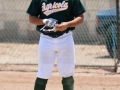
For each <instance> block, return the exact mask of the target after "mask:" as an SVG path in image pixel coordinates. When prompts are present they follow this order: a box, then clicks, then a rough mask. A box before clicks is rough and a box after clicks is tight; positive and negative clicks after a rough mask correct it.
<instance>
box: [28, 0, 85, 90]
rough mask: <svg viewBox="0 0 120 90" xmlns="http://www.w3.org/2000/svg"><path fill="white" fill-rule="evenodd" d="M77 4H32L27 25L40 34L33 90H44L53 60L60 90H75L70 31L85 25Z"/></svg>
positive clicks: (75, 0) (54, 0)
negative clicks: (58, 76)
mask: <svg viewBox="0 0 120 90" xmlns="http://www.w3.org/2000/svg"><path fill="white" fill-rule="evenodd" d="M84 12H85V9H84V7H83V5H82V3H81V1H80V0H32V1H31V3H30V6H29V7H28V10H27V13H28V14H29V21H30V23H32V24H34V25H36V30H37V31H39V32H41V33H40V40H39V47H38V72H37V74H36V75H37V78H36V80H35V85H34V90H45V88H46V84H47V81H48V79H49V78H50V77H51V75H52V69H53V67H54V62H55V58H57V67H58V72H59V75H60V76H61V78H62V85H63V90H74V78H73V75H74V68H75V59H74V58H75V54H74V41H73V36H72V31H73V30H74V29H75V27H76V26H78V25H80V24H82V23H83V21H84V16H83V13H84Z"/></svg>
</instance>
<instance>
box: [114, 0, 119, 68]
mask: <svg viewBox="0 0 120 90" xmlns="http://www.w3.org/2000/svg"><path fill="white" fill-rule="evenodd" d="M119 14H120V13H119V0H116V20H117V23H116V25H117V28H116V29H117V58H118V61H117V63H116V64H115V67H116V68H117V66H118V64H119V63H120V29H119V25H120V23H119V20H120V18H119Z"/></svg>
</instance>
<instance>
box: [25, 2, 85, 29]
mask: <svg viewBox="0 0 120 90" xmlns="http://www.w3.org/2000/svg"><path fill="white" fill-rule="evenodd" d="M84 12H85V8H84V7H83V5H82V3H81V1H80V0H32V1H31V4H30V6H29V8H28V10H27V13H28V14H30V15H32V16H37V17H39V18H41V19H45V18H54V19H56V20H58V24H60V23H61V22H68V21H71V20H73V19H74V18H75V17H77V16H79V15H80V14H83V13H84ZM42 27H43V25H39V26H37V28H36V29H37V30H38V31H40V28H42ZM74 28H75V27H70V28H67V30H73V29H74Z"/></svg>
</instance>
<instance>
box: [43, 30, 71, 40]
mask: <svg viewBox="0 0 120 90" xmlns="http://www.w3.org/2000/svg"><path fill="white" fill-rule="evenodd" d="M71 31H72V30H65V31H63V32H60V31H57V32H52V31H50V32H46V31H45V32H44V31H41V33H42V34H44V35H47V36H50V37H52V38H57V37H59V36H62V35H63V34H67V33H69V32H71Z"/></svg>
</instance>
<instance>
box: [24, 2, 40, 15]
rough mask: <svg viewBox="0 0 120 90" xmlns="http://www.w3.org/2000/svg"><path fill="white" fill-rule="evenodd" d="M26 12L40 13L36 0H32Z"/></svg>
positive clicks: (31, 13)
mask: <svg viewBox="0 0 120 90" xmlns="http://www.w3.org/2000/svg"><path fill="white" fill-rule="evenodd" d="M26 12H27V13H28V14H30V15H32V16H39V14H40V5H39V2H38V1H37V0H32V1H31V3H30V5H29V7H28V9H27V11H26Z"/></svg>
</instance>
